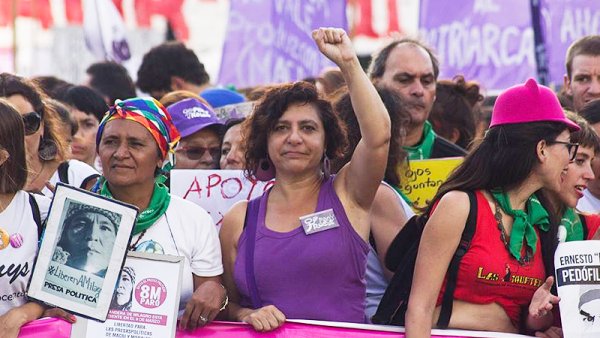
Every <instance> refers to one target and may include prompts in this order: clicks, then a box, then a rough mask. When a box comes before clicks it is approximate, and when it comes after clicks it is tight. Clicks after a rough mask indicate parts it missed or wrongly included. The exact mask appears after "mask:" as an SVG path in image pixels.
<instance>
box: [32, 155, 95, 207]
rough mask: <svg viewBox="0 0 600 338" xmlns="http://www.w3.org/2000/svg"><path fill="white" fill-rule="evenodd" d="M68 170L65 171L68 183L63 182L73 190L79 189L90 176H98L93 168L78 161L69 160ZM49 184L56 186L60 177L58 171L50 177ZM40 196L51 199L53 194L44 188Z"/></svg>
mask: <svg viewBox="0 0 600 338" xmlns="http://www.w3.org/2000/svg"><path fill="white" fill-rule="evenodd" d="M67 162H68V163H69V168H68V170H67V178H68V182H63V183H65V184H68V185H71V186H73V187H75V188H81V185H82V184H83V183H84V182H85V181H86V179H88V178H89V177H90V176H98V175H100V174H99V173H98V171H96V169H94V167H92V166H90V165H89V164H87V163H85V162H81V161H79V160H69V161H67ZM49 182H50V184H52V185H54V186H56V183H58V182H60V177H59V174H58V170H57V171H55V172H54V174H53V175H52V177H50V180H49ZM42 194H44V196H47V197H49V198H52V196H54V194H53V193H52V191H50V189H48V188H47V187H44V189H42Z"/></svg>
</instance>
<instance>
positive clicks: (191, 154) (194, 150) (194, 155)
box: [176, 147, 221, 160]
mask: <svg viewBox="0 0 600 338" xmlns="http://www.w3.org/2000/svg"><path fill="white" fill-rule="evenodd" d="M207 151H208V153H209V154H210V156H211V157H212V158H213V159H215V158H220V157H221V148H219V147H213V148H204V147H179V148H177V150H176V152H178V153H185V156H186V157H187V158H189V159H190V160H199V159H201V158H202V156H204V154H205V153H206V152H207Z"/></svg>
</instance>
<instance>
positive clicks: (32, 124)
mask: <svg viewBox="0 0 600 338" xmlns="http://www.w3.org/2000/svg"><path fill="white" fill-rule="evenodd" d="M22 118H23V124H24V125H25V135H31V134H34V133H35V132H37V131H38V130H39V129H40V125H41V123H42V116H41V115H40V114H39V113H37V112H34V111H33V112H31V113H27V114H24V115H23V116H22Z"/></svg>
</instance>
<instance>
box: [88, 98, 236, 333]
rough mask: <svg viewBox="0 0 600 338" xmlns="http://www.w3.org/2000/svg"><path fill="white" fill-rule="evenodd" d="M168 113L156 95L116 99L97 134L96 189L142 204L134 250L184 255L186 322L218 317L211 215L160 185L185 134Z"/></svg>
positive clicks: (222, 297) (220, 298)
mask: <svg viewBox="0 0 600 338" xmlns="http://www.w3.org/2000/svg"><path fill="white" fill-rule="evenodd" d="M179 138H180V137H179V132H178V131H177V129H176V128H175V125H174V124H173V121H172V119H171V116H170V114H169V113H168V112H167V110H166V109H165V108H164V107H163V106H162V105H161V104H160V103H159V102H158V101H156V100H154V99H142V98H133V99H129V100H125V101H117V102H116V103H115V105H114V106H113V107H111V108H110V110H109V112H108V113H107V114H106V116H105V117H104V119H102V122H100V126H99V128H98V134H97V138H96V144H97V149H98V155H99V157H100V161H101V163H102V169H103V175H104V176H103V177H102V178H101V179H100V181H99V184H98V185H97V187H96V189H95V190H96V191H97V192H99V193H100V194H101V195H103V196H105V197H110V198H114V199H117V200H120V201H123V202H126V203H129V204H133V205H135V206H137V207H138V208H139V210H140V214H139V216H138V219H137V222H136V224H135V227H134V230H133V237H132V240H131V246H130V250H133V251H150V252H154V253H160V254H167V255H176V256H183V257H184V258H185V264H184V274H183V280H182V282H181V287H182V288H181V300H180V304H179V309H180V315H181V314H182V317H181V323H180V327H181V328H184V329H195V328H196V327H198V326H203V325H205V324H206V323H208V322H209V321H211V320H212V319H214V318H215V317H216V316H217V314H218V313H219V311H220V310H222V309H223V308H224V304H226V300H227V295H226V293H225V290H224V288H223V287H222V286H221V276H220V275H221V274H222V273H223V266H222V263H221V248H220V244H219V240H218V237H217V231H216V227H215V225H214V223H213V221H212V218H211V217H210V216H209V215H208V213H207V212H206V211H205V210H204V209H202V208H201V207H199V206H197V205H195V204H193V203H191V202H188V201H186V200H184V199H182V198H179V197H177V196H171V195H170V194H169V191H168V189H167V188H166V187H165V186H164V185H163V184H162V183H163V182H164V179H165V178H164V176H163V175H162V174H161V173H162V170H164V169H167V170H168V169H170V168H171V167H172V162H173V154H174V147H175V146H176V145H177V142H178V141H179Z"/></svg>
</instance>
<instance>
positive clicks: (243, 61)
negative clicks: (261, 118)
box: [219, 0, 346, 87]
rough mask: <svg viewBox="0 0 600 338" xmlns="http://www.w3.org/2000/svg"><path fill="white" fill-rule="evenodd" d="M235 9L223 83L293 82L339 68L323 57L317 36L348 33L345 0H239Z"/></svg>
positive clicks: (233, 3)
mask: <svg viewBox="0 0 600 338" xmlns="http://www.w3.org/2000/svg"><path fill="white" fill-rule="evenodd" d="M230 6H231V7H230V10H229V23H228V25H227V33H226V37H225V46H224V47H223V57H222V58H221V60H222V61H221V70H220V74H219V83H221V84H233V85H235V86H237V87H246V86H253V85H259V84H269V83H281V82H289V81H294V80H300V79H302V78H305V77H308V76H316V75H318V74H319V73H320V72H321V70H323V68H325V67H328V66H332V65H333V64H332V63H331V62H329V61H328V60H327V59H326V58H325V57H324V56H322V55H321V53H320V52H319V50H318V48H317V46H316V45H315V43H314V42H313V40H312V37H311V32H312V30H313V29H315V28H319V27H341V28H344V29H345V28H346V1H345V0H331V1H328V0H312V1H305V0H238V1H231V4H230Z"/></svg>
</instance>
